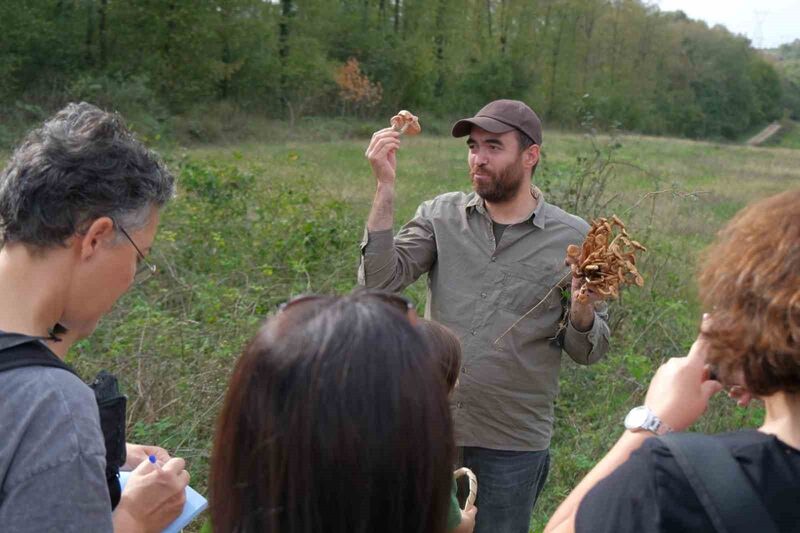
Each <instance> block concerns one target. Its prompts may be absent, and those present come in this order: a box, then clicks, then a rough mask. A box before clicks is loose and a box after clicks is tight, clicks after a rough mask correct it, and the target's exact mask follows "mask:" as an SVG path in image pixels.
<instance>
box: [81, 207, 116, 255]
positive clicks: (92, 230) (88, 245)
mask: <svg viewBox="0 0 800 533" xmlns="http://www.w3.org/2000/svg"><path fill="white" fill-rule="evenodd" d="M114 237H115V233H114V221H113V220H111V219H110V218H109V217H100V218H98V219H96V220H95V221H94V222H92V224H91V225H90V226H89V229H87V230H86V233H84V234H83V235H80V236H79V237H78V240H79V243H80V249H81V259H89V258H91V257H93V256H94V255H95V254H96V253H97V251H98V249H99V247H100V245H101V244H102V243H104V242H110V240H111V239H113V238H114Z"/></svg>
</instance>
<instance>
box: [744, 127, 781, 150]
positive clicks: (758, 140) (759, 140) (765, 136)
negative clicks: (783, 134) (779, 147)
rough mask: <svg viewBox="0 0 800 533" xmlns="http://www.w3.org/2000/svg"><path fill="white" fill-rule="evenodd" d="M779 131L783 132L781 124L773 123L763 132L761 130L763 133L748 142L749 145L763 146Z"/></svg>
mask: <svg viewBox="0 0 800 533" xmlns="http://www.w3.org/2000/svg"><path fill="white" fill-rule="evenodd" d="M779 131H781V123H780V122H773V123H772V124H770V125H769V126H767V127H766V128H764V129H763V130H761V132H759V134H758V135H756V136H755V137H752V138H751V139H750V140H749V141H747V144H748V145H750V146H760V145H761V144H763V143H765V142H767V141H768V140H769V138H770V137H772V136H773V135H775V134H776V133H778V132H779Z"/></svg>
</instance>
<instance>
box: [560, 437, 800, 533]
mask: <svg viewBox="0 0 800 533" xmlns="http://www.w3.org/2000/svg"><path fill="white" fill-rule="evenodd" d="M715 438H716V439H718V440H719V441H720V442H721V443H722V444H724V445H725V446H726V447H727V448H728V449H729V450H731V452H732V454H733V456H734V457H735V458H736V460H737V461H738V462H739V466H740V467H741V468H742V470H743V471H744V473H745V475H746V476H747V478H748V479H749V480H750V482H751V483H752V485H753V487H754V488H755V491H756V494H758V495H760V496H761V500H762V502H763V503H764V505H765V507H766V509H767V511H768V512H769V514H770V515H771V516H772V519H773V520H774V522H775V525H776V526H777V527H778V530H779V531H780V532H781V533H783V532H790V531H791V532H800V450H796V449H794V448H792V447H790V446H788V445H787V444H785V443H783V442H781V441H780V440H778V438H777V437H775V436H773V435H767V434H765V433H760V432H758V431H755V430H748V431H737V432H734V433H724V434H721V435H716V436H715ZM575 531H576V532H577V533H589V532H592V533H603V532H608V533H612V532H613V533H623V532H627V531H631V532H637V533H639V532H642V533H648V532H656V531H659V532H670V533H671V532H679V531H687V532H688V531H691V532H696V531H714V527H713V525H712V524H711V521H710V520H709V519H708V516H707V515H706V512H705V510H704V509H703V506H702V505H701V504H700V502H699V501H698V499H697V496H695V493H694V490H692V487H691V485H690V484H689V482H688V481H687V480H686V478H685V477H684V475H683V471H682V470H681V468H680V466H679V465H678V463H677V462H676V461H675V458H674V457H673V456H672V453H671V452H670V450H669V448H667V446H666V444H663V443H662V442H661V441H660V440H659V439H647V440H646V441H645V443H644V444H643V445H642V447H641V448H640V449H639V450H637V451H636V452H634V453H633V454H631V457H630V459H628V461H626V462H625V463H624V464H622V465H620V467H619V468H617V469H616V470H615V471H614V472H613V473H611V475H609V476H608V477H607V478H605V479H603V480H601V481H600V482H599V483H598V484H597V485H595V487H594V488H593V489H592V490H591V491H589V493H588V494H587V495H586V496H585V497H584V499H583V501H582V502H581V504H580V507H578V513H577V515H576V518H575ZM754 533H757V532H754Z"/></svg>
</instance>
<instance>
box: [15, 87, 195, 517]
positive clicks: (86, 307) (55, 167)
mask: <svg viewBox="0 0 800 533" xmlns="http://www.w3.org/2000/svg"><path fill="white" fill-rule="evenodd" d="M174 187H175V185H174V178H173V176H172V175H171V174H170V173H169V171H168V170H167V169H166V167H165V166H164V164H163V163H162V162H161V161H160V159H159V158H158V156H157V155H156V154H155V153H153V152H152V151H150V150H148V149H147V148H146V147H145V146H144V145H143V144H141V143H140V142H139V141H138V140H137V139H136V138H135V137H134V135H133V134H132V133H131V132H130V131H129V130H128V128H127V127H126V126H125V124H124V122H123V120H122V118H121V117H120V116H119V115H117V114H114V113H108V112H105V111H103V110H101V109H98V108H97V107H95V106H93V105H90V104H87V103H79V104H69V105H68V106H66V107H65V108H64V109H62V110H61V111H59V112H58V113H57V114H56V115H55V116H53V117H52V118H51V119H49V120H47V121H46V122H45V123H44V124H43V125H42V127H40V128H38V129H36V130H34V131H32V132H31V133H30V134H29V135H28V136H27V138H26V139H25V140H24V141H23V142H22V143H21V144H20V145H19V146H18V147H17V149H16V150H15V151H14V152H13V154H12V155H11V157H10V159H9V162H8V164H7V166H6V167H5V169H4V170H3V172H2V174H0V233H1V235H0V237H1V238H2V248H0V390H2V391H3V403H2V405H3V408H2V409H0V427H2V428H3V438H2V439H1V440H0V529H2V530H4V531H16V532H25V531H111V530H112V529H113V530H115V531H160V530H161V529H163V527H164V526H166V525H167V524H169V522H171V521H172V520H173V519H174V518H175V517H177V515H178V514H179V513H180V511H181V509H182V507H183V501H184V488H185V487H186V485H187V483H188V473H187V472H186V471H185V469H184V462H183V460H182V459H179V458H171V457H169V454H168V453H166V451H165V450H162V449H161V448H157V447H149V448H148V447H144V446H133V445H127V446H126V445H125V442H124V425H125V424H124V421H125V419H124V397H122V396H121V395H117V396H116V397H115V398H114V399H115V400H116V403H115V404H114V405H115V406H116V407H115V410H112V411H108V410H105V411H104V409H106V407H107V406H108V404H104V403H103V402H100V401H98V400H99V398H100V397H101V395H102V394H105V393H106V392H101V391H100V388H98V387H95V388H94V390H93V389H92V388H90V387H89V386H87V385H86V384H85V383H84V382H83V381H81V380H80V379H79V378H78V377H77V375H76V374H75V371H74V369H72V368H71V367H70V366H69V365H67V364H66V363H65V362H64V361H63V355H64V352H65V351H66V350H65V349H64V348H65V345H66V344H69V343H71V342H74V341H75V340H77V339H79V338H82V337H85V336H87V335H89V334H90V333H91V332H92V331H93V330H94V329H95V327H96V325H97V323H98V321H99V320H100V319H101V318H102V316H103V315H104V314H106V313H107V312H108V311H109V310H110V309H111V308H112V306H113V305H114V303H115V302H116V301H117V299H118V298H119V297H120V296H121V295H122V294H123V293H125V291H127V290H128V288H129V287H130V286H131V285H132V284H133V283H134V280H135V279H139V278H141V277H144V276H147V275H149V274H151V273H153V272H154V271H155V268H154V267H153V266H152V265H151V264H150V262H149V261H148V260H147V258H146V256H147V254H148V251H149V250H150V247H151V245H152V243H153V239H154V237H155V234H156V229H157V226H158V222H159V213H160V211H161V209H162V208H163V207H164V205H165V204H166V203H167V202H168V201H169V199H170V198H171V197H172V196H173V195H174ZM107 378H109V379H106V380H105V381H104V383H105V384H106V385H104V386H103V390H104V391H107V390H111V389H115V388H116V380H115V379H114V378H113V377H111V376H110V375H107ZM98 381H99V378H98ZM95 383H97V381H96V382H95ZM112 385H113V386H112ZM109 386H111V389H109V388H108V387H109ZM96 398H97V399H96ZM104 405H106V407H104ZM98 406H99V407H98ZM120 406H121V410H120ZM120 413H121V418H120ZM109 423H110V427H111V429H112V430H113V429H116V430H117V431H116V433H114V432H113V431H111V432H110V431H109V428H108V427H107V426H109ZM120 427H121V435H120V432H119V429H120ZM120 436H121V440H120ZM114 439H117V441H119V442H118V444H119V448H120V449H119V450H118V453H117V454H116V455H115V456H114V457H112V454H111V447H113V445H114V442H115V441H114ZM126 451H127V457H126ZM150 455H152V458H151V460H150V461H148V460H147V458H148V456H150ZM153 459H155V461H153ZM115 461H118V462H115ZM154 463H155V464H154ZM112 467H113V468H112ZM119 467H122V468H123V469H124V468H125V467H128V468H132V469H134V471H133V473H132V474H131V477H130V479H129V481H128V483H127V485H126V489H125V491H123V492H122V493H121V494H120V493H119V487H118V483H117V481H116V473H117V469H118V468H119ZM109 472H111V473H110V474H109ZM115 484H116V485H115ZM115 492H116V494H115ZM114 506H116V507H115V509H114V510H113V512H112V508H114Z"/></svg>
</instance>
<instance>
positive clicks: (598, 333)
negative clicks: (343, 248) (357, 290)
mask: <svg viewBox="0 0 800 533" xmlns="http://www.w3.org/2000/svg"><path fill="white" fill-rule="evenodd" d="M533 194H534V196H536V197H537V198H538V200H539V202H538V205H537V207H536V209H535V210H534V212H533V214H532V217H531V218H530V219H529V220H527V221H525V222H521V223H518V224H513V225H510V226H509V227H508V228H507V229H506V230H505V232H504V233H503V236H502V238H501V239H500V243H499V245H496V243H495V241H494V235H493V233H492V220H491V218H490V217H489V214H488V212H487V211H486V208H485V206H484V204H483V199H482V198H480V197H479V196H478V195H477V194H475V193H469V194H466V193H461V192H455V193H447V194H443V195H441V196H438V197H436V198H434V199H433V200H430V201H427V202H424V203H423V204H422V205H420V207H419V208H418V209H417V213H416V215H415V216H414V218H413V219H412V220H411V221H409V222H408V223H407V224H406V225H405V226H403V228H402V229H401V230H400V231H399V232H398V234H397V235H396V236H394V237H393V236H392V231H391V230H386V231H377V232H365V237H364V241H363V242H362V245H361V250H362V260H361V265H360V267H359V273H358V278H359V283H360V284H361V285H365V286H367V287H371V288H381V289H386V290H390V291H401V290H403V289H404V288H405V287H406V286H408V285H410V284H411V283H413V282H414V281H415V280H416V279H417V278H419V277H420V276H421V275H422V274H425V273H427V274H428V298H427V304H426V309H425V316H426V317H428V318H431V319H433V320H436V321H438V322H440V323H442V324H445V325H446V326H448V327H449V328H451V329H452V330H453V331H454V332H455V333H456V334H457V335H458V336H459V338H460V339H461V344H462V346H463V352H464V359H463V366H462V371H461V374H460V376H459V385H458V386H457V388H456V391H455V393H454V395H453V402H452V405H453V418H454V422H455V431H456V443H457V445H459V446H480V447H484V448H492V449H498V450H517V451H531V450H543V449H546V448H548V447H549V445H550V438H551V435H552V431H553V401H554V399H555V397H556V395H557V393H558V374H559V369H560V358H561V352H562V350H563V351H565V352H567V354H569V356H570V357H571V358H572V359H573V360H575V361H576V362H578V363H580V364H591V363H594V362H596V361H598V360H599V359H601V358H602V357H603V356H604V355H605V353H606V351H607V350H608V336H609V330H608V324H607V321H606V320H607V312H606V307H605V305H602V306H600V307H599V308H598V309H597V310H596V311H595V317H594V322H593V324H592V327H591V329H590V330H589V331H588V332H580V331H578V330H576V329H575V328H574V327H573V326H572V325H571V324H570V323H569V320H568V316H569V313H568V306H569V300H568V299H567V298H565V297H564V296H563V293H562V289H566V288H569V284H570V282H571V278H570V276H568V275H567V274H568V273H569V269H568V268H567V267H566V266H565V265H564V257H565V255H566V249H567V246H568V245H570V244H578V245H580V244H581V243H582V242H583V239H584V238H585V236H586V234H587V232H588V230H589V225H588V224H587V223H586V222H585V221H584V220H583V219H581V218H579V217H576V216H573V215H570V214H568V213H566V212H565V211H563V210H561V209H559V208H558V207H556V206H554V205H551V204H548V203H547V202H546V201H545V199H544V196H543V195H542V193H541V192H540V191H539V190H538V189H536V188H534V189H533ZM554 287H555V288H554ZM551 289H552V290H551ZM534 306H537V307H536V309H535V310H534V311H533V312H531V313H529V314H528V315H527V316H525V317H524V318H523V319H522V320H521V321H520V322H519V323H518V324H517V325H516V326H515V327H514V328H513V329H512V330H511V331H509V332H508V333H507V334H506V335H505V336H503V338H502V339H500V340H499V341H497V339H498V338H499V337H500V336H501V335H503V333H504V332H505V331H506V330H507V329H508V328H509V327H510V326H511V325H512V324H514V322H515V321H517V320H518V319H519V318H521V317H523V315H525V314H526V313H527V312H528V311H529V310H530V309H531V308H533V307H534Z"/></svg>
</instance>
